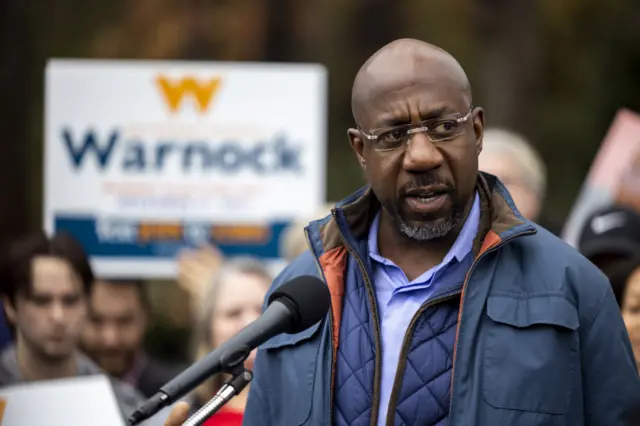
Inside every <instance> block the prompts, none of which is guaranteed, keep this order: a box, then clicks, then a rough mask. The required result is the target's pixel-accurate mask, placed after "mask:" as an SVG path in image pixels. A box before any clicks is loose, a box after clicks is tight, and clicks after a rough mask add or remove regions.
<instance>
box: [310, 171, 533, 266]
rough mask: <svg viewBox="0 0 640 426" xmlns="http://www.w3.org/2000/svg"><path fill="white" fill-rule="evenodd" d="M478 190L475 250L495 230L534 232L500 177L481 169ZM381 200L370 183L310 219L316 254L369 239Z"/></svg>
mask: <svg viewBox="0 0 640 426" xmlns="http://www.w3.org/2000/svg"><path fill="white" fill-rule="evenodd" d="M476 190H477V192H478V194H479V195H480V225H479V228H478V233H477V234H476V238H475V240H474V244H473V252H474V254H476V255H477V254H478V253H480V251H481V248H482V246H483V243H484V241H485V237H486V235H487V233H488V232H489V231H493V233H494V234H495V235H497V236H498V237H499V239H500V240H505V239H508V238H510V237H511V236H514V235H516V234H520V233H525V232H535V226H534V225H533V224H532V223H531V222H529V221H527V220H526V219H525V218H524V217H522V215H521V214H520V212H519V211H518V209H517V208H516V206H515V204H514V202H513V200H512V199H511V196H510V195H509V193H508V191H507V190H506V188H505V187H504V185H503V184H502V182H500V180H499V179H498V178H497V177H495V176H493V175H490V174H488V173H484V172H480V173H478V179H477V182H476ZM379 208H380V202H379V201H378V199H377V198H376V196H375V195H374V193H373V191H372V190H371V187H369V186H365V187H363V188H360V189H359V190H358V191H356V192H355V193H353V194H351V195H349V196H348V197H346V198H345V199H343V200H342V201H340V202H339V203H338V204H336V207H335V208H334V209H333V210H332V211H331V215H329V216H327V217H325V218H323V219H320V220H317V221H315V222H311V223H310V224H309V226H308V227H307V232H308V233H309V237H310V242H311V244H312V249H313V251H314V252H315V254H316V256H318V257H319V256H321V255H322V254H323V253H326V252H328V251H330V250H333V249H335V248H337V247H340V246H342V245H344V243H345V241H346V242H347V243H349V244H354V243H355V242H356V241H358V240H362V239H366V237H367V233H368V230H369V227H370V226H371V223H372V221H373V218H374V217H375V215H376V213H377V211H378V209H379Z"/></svg>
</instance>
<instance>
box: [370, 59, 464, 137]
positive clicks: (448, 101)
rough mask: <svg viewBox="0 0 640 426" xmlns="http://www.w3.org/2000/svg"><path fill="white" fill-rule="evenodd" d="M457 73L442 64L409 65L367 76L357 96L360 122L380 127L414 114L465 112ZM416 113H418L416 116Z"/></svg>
mask: <svg viewBox="0 0 640 426" xmlns="http://www.w3.org/2000/svg"><path fill="white" fill-rule="evenodd" d="M468 98H469V96H468V94H467V91H466V88H465V86H464V83H463V81H461V77H460V76H459V75H456V73H454V72H451V71H447V69H446V67H426V66H419V65H416V66H413V67H408V69H406V70H394V71H393V72H391V71H389V72H378V73H376V75H373V76H371V80H370V82H369V85H368V90H367V93H366V94H365V95H364V96H363V97H362V99H361V100H360V108H359V109H360V111H361V114H360V115H361V117H360V123H359V124H360V125H361V126H363V127H380V126H384V125H393V124H399V123H401V122H403V121H405V122H408V121H410V120H411V119H415V118H422V119H427V118H432V117H436V116H440V115H446V114H454V113H463V114H464V113H466V112H467V109H468V108H469V106H470V105H469V103H470V101H471V100H470V99H468ZM417 116H419V117H417Z"/></svg>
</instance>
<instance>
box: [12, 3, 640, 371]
mask: <svg viewBox="0 0 640 426" xmlns="http://www.w3.org/2000/svg"><path fill="white" fill-rule="evenodd" d="M0 34H1V35H2V36H1V38H0V39H1V43H0V57H1V58H2V61H0V99H1V100H2V102H1V103H0V117H1V123H2V129H3V134H4V136H3V140H2V142H0V182H2V185H0V205H2V206H3V207H2V208H1V209H0V240H1V241H2V242H3V243H5V242H7V241H10V240H11V239H13V238H16V237H19V236H21V235H24V234H26V233H29V232H31V231H33V230H38V229H41V228H42V223H43V215H42V212H43V202H42V200H43V179H44V178H43V146H44V144H43V135H44V131H45V130H44V112H43V111H44V93H45V90H44V89H45V88H44V83H45V79H44V70H45V66H46V64H47V61H48V60H49V59H51V58H73V59H103V58H107V59H135V60H145V59H162V60H197V61H234V62H235V61H238V62H278V63H283V62H284V63H289V62H290V63H319V64H322V65H323V66H324V67H326V69H327V71H328V95H327V96H328V105H327V107H328V119H327V121H328V128H327V133H326V135H327V147H328V148H327V164H326V179H327V182H326V188H327V190H326V197H325V201H327V202H328V201H330V200H339V199H341V198H343V197H344V196H346V195H348V194H349V193H351V192H353V191H354V190H355V189H356V188H358V187H359V186H360V185H362V183H363V181H362V177H361V174H360V169H359V167H358V165H357V163H356V161H355V159H354V157H353V155H352V154H351V151H350V147H349V144H348V139H347V134H346V129H347V128H349V127H350V126H352V125H353V119H352V116H351V109H350V96H351V85H352V82H353V78H354V77H355V74H356V72H357V70H358V68H359V67H360V66H361V65H362V63H363V62H364V61H365V60H366V59H367V58H368V57H369V56H370V55H371V54H373V53H374V52H375V51H376V50H378V49H379V48H380V47H382V46H383V45H384V44H386V43H388V42H390V41H392V40H394V39H396V38H400V37H412V38H418V39H421V40H425V41H428V42H430V43H433V44H436V45H438V46H440V47H442V48H444V49H446V50H447V51H449V52H450V53H451V54H452V55H453V56H454V57H456V58H457V59H458V60H459V62H460V63H461V64H462V66H463V67H464V69H465V70H466V71H467V73H468V76H469V79H470V81H471V84H472V87H473V91H474V104H475V105H479V106H482V107H483V108H484V110H485V116H486V120H487V123H486V124H487V126H488V127H498V128H506V129H510V130H511V131H514V132H517V133H519V134H520V135H522V136H523V137H524V138H526V140H527V141H528V142H529V144H530V145H531V146H533V147H534V148H535V150H536V151H537V152H538V153H539V155H540V157H541V159H542V162H543V163H544V164H545V165H546V196H545V197H544V201H543V204H542V210H541V213H540V215H539V216H540V223H542V224H543V225H544V226H545V227H547V228H549V229H550V230H551V231H552V232H554V233H556V234H558V235H560V234H561V232H562V229H563V226H564V224H565V223H566V221H567V219H568V217H569V214H570V212H571V211H572V208H573V206H574V203H575V202H576V200H577V199H578V198H579V197H580V194H581V188H583V185H584V182H585V179H586V178H587V175H588V173H589V170H590V168H591V166H592V164H593V163H594V158H595V156H596V154H597V152H598V150H599V148H600V146H601V143H602V141H603V139H605V136H606V134H607V130H608V129H609V127H610V126H611V124H612V121H613V120H614V118H615V116H616V113H617V112H618V111H619V110H621V109H628V110H631V111H640V49H638V46H639V44H640V2H638V1H635V0H610V1H607V2H602V1H594V0H564V1H556V0H539V1H513V0H447V1H437V2H433V1H430V2H427V1H417V0H405V1H392V0H366V1H364V0H350V1H345V0H341V1H340V0H322V1H320V0H305V1H294V0H234V1H229V0H209V1H204V0H136V1H130V0H110V1H87V0H51V1H47V2H35V1H27V0H2V1H1V2H0ZM96 102H99V101H98V100H97V101H96ZM637 135H638V136H637V139H638V140H639V141H638V143H640V134H637ZM618 154H620V155H623V156H624V155H625V153H620V152H619V153H618ZM637 167H639V168H640V163H639V165H638V166H637ZM194 256H196V255H192V257H191V258H190V259H189V260H186V261H184V263H183V264H181V266H180V268H182V269H181V271H182V272H181V273H182V275H181V276H180V277H182V278H178V281H180V280H181V279H182V283H180V282H179V283H178V284H181V285H175V281H170V280H147V282H146V283H145V284H144V285H145V286H146V289H147V290H148V294H149V304H150V306H151V307H152V317H153V321H151V322H150V324H151V325H150V326H149V328H148V330H147V333H146V340H145V342H146V345H145V346H146V349H147V351H148V352H149V353H152V354H154V356H156V357H158V358H159V359H162V360H165V361H168V362H173V363H184V362H187V361H188V360H189V359H190V357H191V351H192V346H193V345H192V340H193V336H192V330H193V322H192V320H193V316H194V315H193V312H192V311H193V309H194V308H193V303H192V302H193V300H192V299H193V297H196V298H197V297H198V296H193V295H194V294H201V293H198V291H200V290H197V291H196V290H194V287H197V286H198V284H193V285H192V284H189V283H186V282H188V281H189V280H192V281H198V280H211V277H212V276H213V272H211V273H209V275H207V273H200V275H198V273H196V272H193V271H195V270H196V269H198V267H199V266H198V265H199V264H201V263H202V262H204V263H205V264H206V262H208V260H206V259H205V260H202V256H201V257H200V258H196V257H197V256H196V257H194ZM205 257H206V256H205ZM213 258H215V256H213ZM213 262H214V263H215V260H214V261H213ZM203 269H206V267H204V268H203ZM216 270H217V269H216ZM190 271H191V272H190ZM189 274H192V275H193V276H196V275H197V278H193V276H192V278H184V277H187V276H189ZM203 277H205V278H203ZM185 283H186V284H185Z"/></svg>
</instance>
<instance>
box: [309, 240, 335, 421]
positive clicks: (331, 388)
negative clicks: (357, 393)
mask: <svg viewBox="0 0 640 426" xmlns="http://www.w3.org/2000/svg"><path fill="white" fill-rule="evenodd" d="M304 235H305V237H306V238H307V244H308V245H309V250H311V254H312V255H313V260H314V261H315V262H316V267H317V268H318V272H319V273H320V276H321V277H322V279H323V280H324V282H325V284H326V283H327V280H326V278H325V277H324V271H323V270H322V267H321V266H320V262H318V258H317V257H316V254H315V251H314V250H313V247H312V246H311V238H309V231H308V230H306V229H305V232H304ZM329 339H330V342H331V375H330V376H329V425H332V424H333V394H334V388H335V386H334V382H335V368H333V367H334V364H335V359H334V358H335V357H334V353H333V306H332V304H331V303H330V304H329Z"/></svg>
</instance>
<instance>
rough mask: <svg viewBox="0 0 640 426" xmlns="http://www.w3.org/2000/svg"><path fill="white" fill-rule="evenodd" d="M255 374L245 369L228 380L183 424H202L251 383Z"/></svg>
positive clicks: (192, 425) (186, 425)
mask: <svg viewBox="0 0 640 426" xmlns="http://www.w3.org/2000/svg"><path fill="white" fill-rule="evenodd" d="M252 378H253V374H251V372H250V371H249V370H244V371H243V372H242V374H238V375H237V376H235V377H232V378H231V379H229V380H227V382H226V383H225V384H224V386H222V387H221V388H220V390H219V391H218V393H216V394H215V395H214V396H213V398H212V399H211V400H210V401H209V402H207V403H206V404H204V405H203V406H202V408H200V409H199V410H198V411H196V412H195V413H194V414H193V416H191V417H189V418H188V419H187V421H186V422H184V424H183V425H182V426H201V425H202V424H204V422H206V421H207V419H208V418H209V417H211V416H212V415H213V414H214V413H216V412H217V411H218V410H219V409H220V408H222V406H223V405H224V404H226V403H227V402H229V401H231V398H233V397H234V396H236V395H238V394H239V393H240V392H242V390H243V389H244V388H245V387H246V386H247V385H248V384H249V382H250V381H251V379H252Z"/></svg>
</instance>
